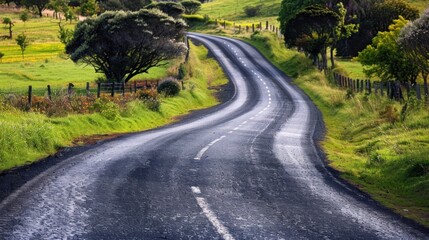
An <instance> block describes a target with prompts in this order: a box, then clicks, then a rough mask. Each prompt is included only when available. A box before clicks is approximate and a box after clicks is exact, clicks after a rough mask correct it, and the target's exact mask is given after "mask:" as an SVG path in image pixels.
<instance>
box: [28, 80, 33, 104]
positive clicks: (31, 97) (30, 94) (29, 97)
mask: <svg viewBox="0 0 429 240" xmlns="http://www.w3.org/2000/svg"><path fill="white" fill-rule="evenodd" d="M32 103H33V86H31V85H30V86H28V106H29V107H30V109H31V104H32Z"/></svg>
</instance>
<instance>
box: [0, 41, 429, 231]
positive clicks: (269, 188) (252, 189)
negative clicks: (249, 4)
mask: <svg viewBox="0 0 429 240" xmlns="http://www.w3.org/2000/svg"><path fill="white" fill-rule="evenodd" d="M189 36H190V37H191V38H192V39H193V40H194V41H197V42H200V43H203V44H204V45H206V46H207V47H208V48H209V49H210V51H211V54H212V55H213V56H215V57H216V58H217V59H218V60H219V62H220V63H221V65H222V67H223V68H224V70H225V72H226V73H227V75H228V76H229V78H230V80H231V81H232V83H233V84H234V87H235V89H236V91H235V92H234V95H233V97H232V98H231V99H230V100H229V101H228V102H226V103H224V104H222V105H220V106H218V107H215V108H212V109H210V110H206V111H202V112H197V113H194V114H192V115H191V117H189V118H186V119H185V120H184V121H182V122H180V123H177V124H173V125H170V126H167V127H163V128H160V129H155V130H151V131H147V132H143V133H138V134H131V135H128V136H125V137H121V138H119V139H116V140H112V141H106V142H104V143H103V144H98V145H96V146H93V147H90V148H89V149H87V150H85V151H83V152H81V153H79V154H76V155H74V156H70V157H66V158H65V159H63V160H62V161H60V162H59V163H57V164H55V165H53V166H51V167H49V168H47V169H46V170H45V171H43V172H42V173H41V174H39V175H37V176H35V177H34V178H31V179H30V180H29V181H28V182H26V183H25V184H23V185H22V186H20V187H19V188H17V189H16V190H15V191H13V192H12V193H11V194H9V195H8V196H6V197H5V198H3V200H2V201H1V202H0V239H64V238H70V239H156V238H162V239H322V238H328V239H427V238H429V235H428V231H427V229H424V228H422V227H417V226H415V225H414V224H411V223H408V222H407V221H405V220H403V219H401V218H400V217H399V216H397V215H395V214H393V213H391V212H390V211H388V210H386V209H384V208H382V207H380V206H378V205H377V204H376V203H374V202H373V201H371V200H369V199H368V198H367V197H365V196H363V195H362V194H361V193H359V191H356V190H355V189H354V188H352V187H349V186H347V185H346V184H343V183H342V182H341V181H339V180H337V178H336V177H335V176H333V175H332V174H331V172H330V171H329V170H328V169H327V168H326V167H325V164H324V162H323V161H322V159H323V154H321V152H320V151H319V150H318V148H317V146H316V144H315V141H317V140H318V139H320V138H321V136H322V135H323V134H322V133H323V124H322V121H321V117H320V113H319V112H318V110H317V109H316V108H315V106H314V105H313V104H312V103H311V102H310V100H309V99H308V97H306V96H305V95H304V94H303V93H302V91H301V90H299V89H298V88H297V87H296V86H294V85H293V84H292V83H291V81H290V79H289V78H288V77H286V76H285V75H284V74H282V73H281V72H280V71H279V70H277V69H276V68H274V67H273V66H272V65H271V64H270V63H268V62H267V61H266V60H265V59H264V58H263V57H262V56H261V55H260V54H259V53H258V52H257V51H256V50H255V49H254V48H252V47H250V46H249V45H248V44H246V43H243V42H241V41H238V40H232V39H229V38H222V37H214V36H208V35H201V34H189Z"/></svg>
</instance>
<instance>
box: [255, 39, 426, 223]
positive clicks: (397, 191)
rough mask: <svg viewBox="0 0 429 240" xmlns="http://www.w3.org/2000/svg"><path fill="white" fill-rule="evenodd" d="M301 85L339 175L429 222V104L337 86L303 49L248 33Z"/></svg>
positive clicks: (401, 210)
mask: <svg viewBox="0 0 429 240" xmlns="http://www.w3.org/2000/svg"><path fill="white" fill-rule="evenodd" d="M247 41H249V42H250V43H252V44H253V45H254V46H256V47H257V48H258V49H259V50H260V51H261V52H262V53H263V54H264V55H265V56H266V57H267V58H269V59H271V60H272V61H273V62H274V64H276V65H277V66H278V67H279V68H280V69H282V70H283V71H284V72H285V73H287V74H288V75H289V76H292V77H293V78H294V79H295V80H294V82H295V83H296V84H297V85H298V86H300V87H301V88H302V89H303V90H304V91H305V92H306V93H307V94H308V95H309V96H310V97H311V99H312V100H313V101H314V102H315V103H316V105H317V106H318V107H319V109H320V110H321V111H322V113H323V118H324V121H325V124H326V128H327V132H326V138H325V139H324V140H323V142H322V146H323V149H324V151H325V152H326V153H327V159H328V161H329V164H330V165H331V166H332V167H334V168H335V169H337V170H338V171H340V172H341V176H342V177H343V178H345V179H347V180H348V181H350V182H351V183H353V184H355V185H356V186H358V187H359V188H361V189H362V190H363V191H365V192H368V193H369V194H371V196H373V197H374V198H375V199H376V200H378V201H380V202H382V203H383V204H384V205H386V206H388V207H390V208H392V209H394V210H395V211H396V212H398V213H400V214H402V215H404V216H407V217H409V218H412V219H414V220H416V221H418V222H420V223H422V224H424V225H426V226H429V201H428V199H429V148H428V146H429V107H428V106H427V105H424V103H422V102H419V101H416V100H415V99H413V98H412V99H409V100H408V101H407V107H406V110H405V107H404V106H405V105H404V104H401V103H398V102H393V101H390V100H388V99H385V98H382V97H378V96H374V95H365V94H355V95H350V94H347V93H346V92H345V91H344V90H340V89H338V88H336V87H333V86H332V85H331V84H330V82H329V80H328V79H327V78H326V77H325V76H324V75H323V74H322V73H321V72H319V71H318V70H316V69H315V68H314V67H313V66H311V63H310V62H309V61H308V59H306V58H305V56H303V55H302V54H300V53H298V52H296V51H293V50H288V49H285V48H284V47H283V44H282V43H281V42H280V41H279V40H278V39H277V38H275V37H273V36H272V35H271V34H269V33H262V34H257V35H255V36H253V37H252V38H250V39H247Z"/></svg>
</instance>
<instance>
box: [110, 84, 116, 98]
mask: <svg viewBox="0 0 429 240" xmlns="http://www.w3.org/2000/svg"><path fill="white" fill-rule="evenodd" d="M110 86H112V87H111V89H110V91H111V92H110V96H112V97H114V96H115V82H112V83H110Z"/></svg>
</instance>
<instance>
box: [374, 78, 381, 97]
mask: <svg viewBox="0 0 429 240" xmlns="http://www.w3.org/2000/svg"><path fill="white" fill-rule="evenodd" d="M379 84H380V82H378V81H375V82H374V94H375V95H376V96H377V94H378V88H379Z"/></svg>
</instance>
